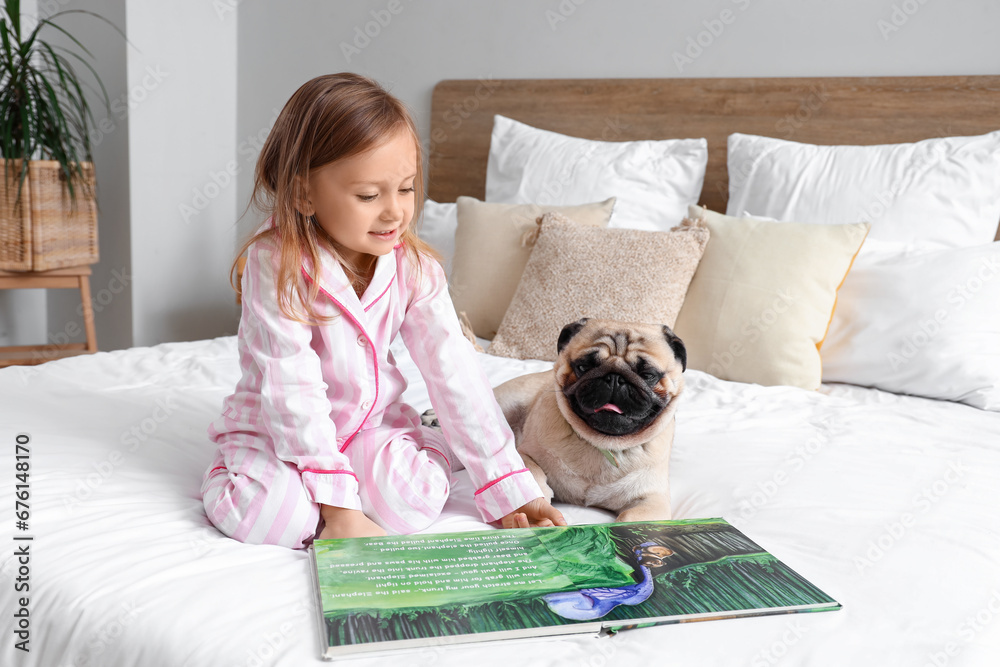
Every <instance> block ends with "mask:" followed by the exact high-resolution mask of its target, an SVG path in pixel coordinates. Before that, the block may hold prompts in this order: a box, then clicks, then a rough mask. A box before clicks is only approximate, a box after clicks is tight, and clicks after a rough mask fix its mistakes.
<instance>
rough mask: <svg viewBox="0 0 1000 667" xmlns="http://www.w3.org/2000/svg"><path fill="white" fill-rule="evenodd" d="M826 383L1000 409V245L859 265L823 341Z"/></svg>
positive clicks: (877, 254) (899, 255) (889, 256)
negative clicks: (839, 383)
mask: <svg viewBox="0 0 1000 667" xmlns="http://www.w3.org/2000/svg"><path fill="white" fill-rule="evenodd" d="M713 240H714V237H713ZM823 381H824V382H847V383H850V384H858V385H863V386H867V387H877V388H879V389H884V390H886V391H892V392H898V393H903V394H913V395H915V396H926V397H928V398H936V399H941V400H946V401H960V402H962V403H967V404H968V405H972V406H975V407H977V408H982V409H984V410H994V411H1000V242H994V243H987V244H985V245H979V246H973V247H969V248H948V249H944V250H933V251H929V252H900V251H899V250H898V249H897V250H892V249H887V248H879V249H877V250H875V251H870V252H868V253H866V256H865V257H864V261H862V258H860V257H859V258H858V261H857V262H855V264H854V268H852V269H851V273H850V275H848V276H847V280H845V281H844V286H843V287H842V288H841V290H840V295H839V299H838V305H837V311H836V313H834V316H833V322H832V323H831V324H830V333H829V335H828V336H827V339H826V341H825V342H824V343H823Z"/></svg>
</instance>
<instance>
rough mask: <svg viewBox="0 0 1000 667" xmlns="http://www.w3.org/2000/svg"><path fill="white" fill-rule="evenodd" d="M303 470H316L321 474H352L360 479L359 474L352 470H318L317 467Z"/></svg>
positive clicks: (303, 470)
mask: <svg viewBox="0 0 1000 667" xmlns="http://www.w3.org/2000/svg"><path fill="white" fill-rule="evenodd" d="M302 472H315V473H319V474H320V475H350V476H351V477H353V478H354V479H355V480H357V479H358V476H357V475H355V474H354V473H353V472H351V471H350V470H317V469H316V468H303V469H302Z"/></svg>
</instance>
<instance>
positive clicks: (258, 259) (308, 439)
mask: <svg viewBox="0 0 1000 667" xmlns="http://www.w3.org/2000/svg"><path fill="white" fill-rule="evenodd" d="M279 255H280V252H279V251H278V248H277V245H276V243H275V241H274V240H273V239H266V240H263V241H258V242H256V243H255V244H253V246H251V248H250V250H249V253H248V257H247V263H246V269H245V271H244V275H243V312H242V316H241V320H240V329H239V361H240V366H241V368H242V371H243V375H242V377H241V379H240V380H239V382H238V384H237V386H236V390H235V391H234V393H233V394H232V395H230V396H229V397H227V398H226V399H225V402H224V405H223V411H222V415H221V417H219V418H218V419H217V420H216V421H215V422H213V423H212V424H211V426H210V427H209V436H210V437H211V439H212V440H213V441H214V442H215V443H216V444H217V445H218V447H219V453H218V456H217V459H216V463H215V464H214V466H215V468H219V467H222V465H220V461H224V465H225V467H227V468H228V470H229V472H230V473H237V474H238V473H241V472H246V473H249V471H250V469H251V468H254V469H255V471H256V474H258V475H259V474H261V473H260V470H261V458H262V457H265V458H267V459H269V460H272V461H273V459H275V458H276V459H278V460H280V461H283V462H285V463H287V464H291V465H294V466H295V467H296V468H297V470H298V473H299V475H298V477H300V478H301V484H302V486H303V488H304V491H305V494H306V496H308V498H309V499H310V500H311V501H312V502H314V503H321V504H324V505H333V506H338V507H346V508H350V509H361V508H362V503H361V499H360V497H359V484H362V485H363V484H365V479H364V474H363V473H361V477H360V479H359V475H358V474H357V472H356V471H355V470H354V469H352V466H351V463H350V461H351V457H350V456H349V454H352V452H350V451H349V448H350V447H351V446H352V442H359V441H362V440H364V441H368V440H369V438H371V437H375V438H380V437H383V438H390V437H392V434H393V433H398V431H399V429H398V428H397V427H398V426H400V425H401V424H411V423H416V424H419V416H418V415H417V414H416V412H415V411H414V410H413V409H412V408H410V407H409V406H406V405H404V404H402V403H401V401H400V396H401V395H402V393H403V390H404V389H405V388H406V380H405V379H404V378H403V375H402V373H400V372H399V370H398V369H397V368H396V366H395V364H394V361H393V358H392V354H391V352H390V351H389V344H390V342H391V341H392V340H393V339H394V338H395V337H396V334H397V333H398V334H399V335H401V336H402V338H403V342H404V343H405V345H406V347H407V349H408V350H409V352H410V354H411V356H412V357H413V360H414V362H415V363H416V365H417V367H418V369H419V370H420V373H421V375H422V376H423V378H424V380H425V382H426V384H427V390H428V394H429V397H430V400H431V405H432V406H433V407H434V409H435V411H436V412H437V416H438V419H439V421H440V423H441V428H442V430H443V432H444V438H445V440H446V442H447V444H448V446H449V448H450V449H451V452H449V454H453V455H454V456H455V457H457V458H458V459H459V461H460V462H461V463H462V464H464V466H465V468H466V469H467V470H468V471H469V475H470V477H471V479H472V481H473V483H474V486H475V488H476V489H477V491H476V492H475V502H476V505H477V507H478V508H479V511H480V513H481V514H482V517H483V519H484V520H486V521H494V520H497V519H499V518H500V517H502V516H504V515H506V514H509V513H510V512H512V511H514V510H515V509H517V508H518V507H520V506H521V505H523V504H525V503H526V502H528V501H530V500H532V499H534V498H537V497H539V496H541V495H542V494H541V491H540V489H539V487H538V485H537V483H536V482H535V480H534V478H533V477H532V475H531V473H530V472H529V471H528V470H527V469H526V468H525V466H524V463H523V461H522V460H521V457H520V456H519V455H518V453H517V451H516V450H515V448H514V437H513V434H512V433H511V430H510V427H509V426H508V425H507V422H506V421H505V419H504V417H503V413H502V412H501V411H500V407H499V406H498V405H497V403H496V400H495V399H494V397H493V392H492V389H491V387H490V384H489V381H488V379H487V377H486V375H485V373H484V372H483V371H482V369H481V368H480V366H479V363H478V362H477V360H476V357H475V354H476V353H475V351H474V350H473V347H472V344H471V343H470V342H469V341H468V340H467V339H466V338H465V336H464V335H463V334H462V330H461V326H460V325H459V322H458V318H457V316H456V314H455V309H454V306H453V305H452V302H451V298H450V297H449V295H448V287H447V282H446V279H445V275H444V271H443V270H442V268H441V266H440V265H439V264H438V263H437V262H435V261H433V260H431V259H427V258H424V259H422V266H421V269H422V275H421V277H420V280H419V282H418V277H417V275H416V271H415V267H414V265H413V264H412V261H411V260H410V259H409V258H408V256H407V254H406V253H405V251H404V248H403V246H402V245H397V246H396V247H395V249H394V250H393V252H391V253H389V254H387V255H383V256H381V257H379V258H378V261H377V262H376V266H375V273H374V276H373V278H372V280H371V283H370V284H369V285H368V288H367V290H366V291H365V293H364V295H362V297H361V298H360V299H359V298H358V296H357V294H356V293H355V291H354V289H353V288H352V287H351V285H350V283H349V281H348V280H347V277H346V275H345V274H344V271H343V269H342V268H341V266H340V264H339V263H338V262H337V261H336V260H335V259H334V258H333V256H332V255H330V254H329V253H327V252H322V251H321V257H322V262H321V266H320V268H319V271H318V272H315V271H310V270H309V267H308V266H306V265H305V264H303V266H302V267H301V271H302V273H303V275H304V276H305V277H306V279H307V280H311V281H315V282H316V283H318V285H319V288H320V291H319V295H318V298H317V302H316V304H315V305H316V312H317V314H319V315H320V316H328V315H337V318H336V319H334V320H332V321H330V323H329V324H326V325H322V326H309V325H306V324H302V323H299V322H295V321H293V320H290V319H288V318H286V317H285V316H284V315H282V313H281V312H280V310H279V308H278V302H277V292H276V275H277V267H278V260H279ZM359 434H360V435H359ZM358 446H359V447H360V446H361V445H358ZM353 453H354V454H357V452H353ZM273 464H277V461H273ZM451 465H452V467H453V468H455V467H458V466H457V465H456V462H452V463H451ZM213 471H214V468H213V469H212V470H209V471H208V472H207V473H206V479H207V478H208V476H209V475H210V474H211V473H212V472H213ZM254 488H257V489H260V487H254ZM258 492H261V491H258ZM245 500H246V499H243V500H241V504H244V505H246V503H244V502H243V501H245ZM261 502H263V501H261ZM252 505H253V503H252V502H251V503H250V506H252ZM213 520H216V518H214V517H213ZM279 520H280V519H279ZM217 524H218V522H217ZM276 528H277V529H280V526H279V527H276Z"/></svg>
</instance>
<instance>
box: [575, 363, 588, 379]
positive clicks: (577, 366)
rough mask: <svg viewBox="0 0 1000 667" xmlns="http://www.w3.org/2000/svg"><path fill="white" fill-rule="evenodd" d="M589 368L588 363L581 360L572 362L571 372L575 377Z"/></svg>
mask: <svg viewBox="0 0 1000 667" xmlns="http://www.w3.org/2000/svg"><path fill="white" fill-rule="evenodd" d="M590 368H591V367H590V364H588V363H586V362H583V361H580V362H577V363H575V364H573V372H574V373H576V376H577V377H580V376H581V375H583V374H584V373H586V372H587V371H589V370H590Z"/></svg>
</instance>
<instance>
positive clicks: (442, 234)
mask: <svg viewBox="0 0 1000 667" xmlns="http://www.w3.org/2000/svg"><path fill="white" fill-rule="evenodd" d="M456 229H458V209H457V204H455V203H454V202H452V203H445V204H441V203H438V202H436V201H434V200H433V199H425V200H424V216H423V219H422V220H421V222H420V226H419V227H417V236H419V237H420V238H421V239H422V240H424V241H426V242H427V243H429V244H431V246H433V248H434V249H435V250H437V251H438V252H439V253H441V259H442V264H443V266H444V273H445V275H447V276H450V275H451V261H452V258H453V257H454V256H455V230H456Z"/></svg>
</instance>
